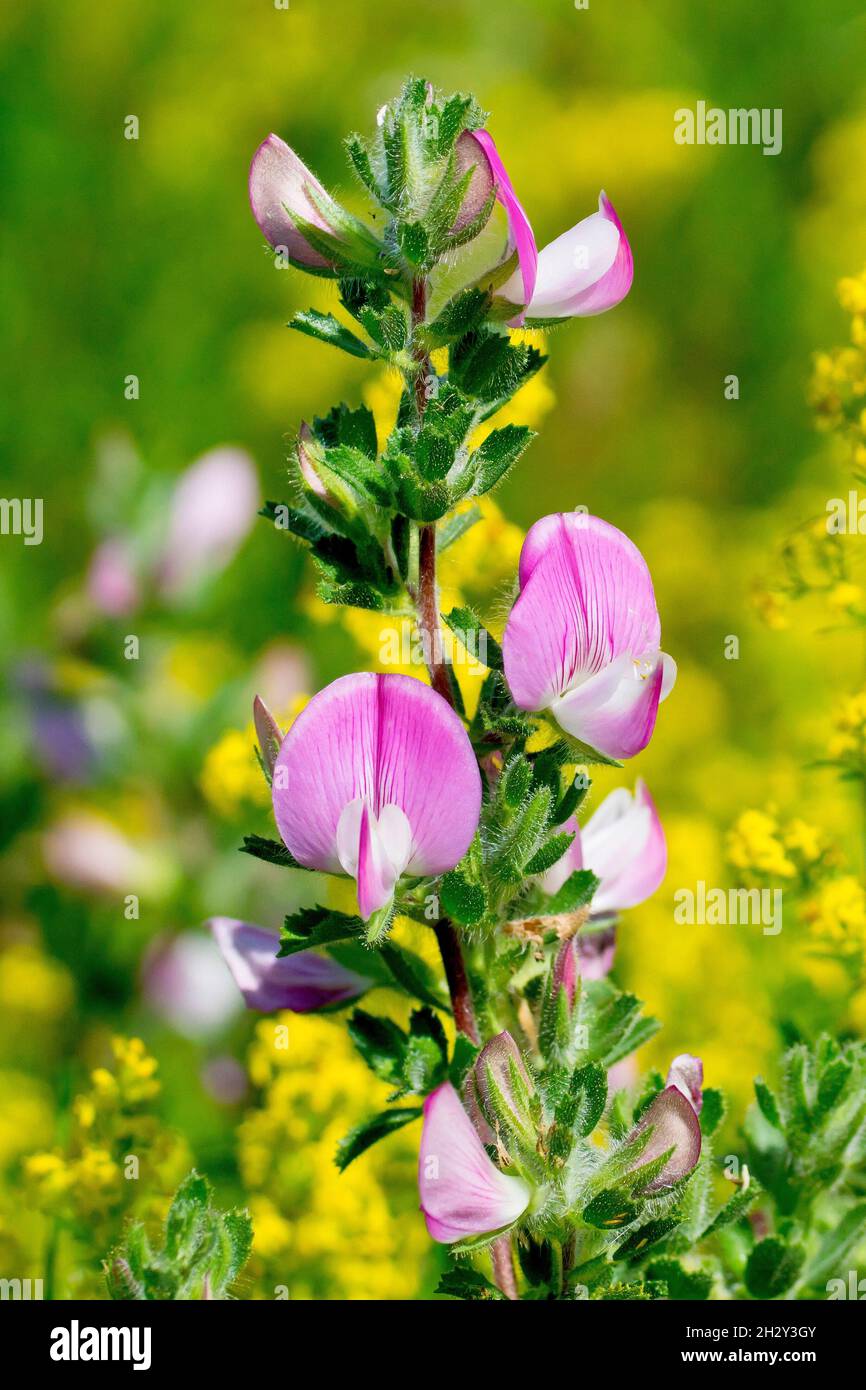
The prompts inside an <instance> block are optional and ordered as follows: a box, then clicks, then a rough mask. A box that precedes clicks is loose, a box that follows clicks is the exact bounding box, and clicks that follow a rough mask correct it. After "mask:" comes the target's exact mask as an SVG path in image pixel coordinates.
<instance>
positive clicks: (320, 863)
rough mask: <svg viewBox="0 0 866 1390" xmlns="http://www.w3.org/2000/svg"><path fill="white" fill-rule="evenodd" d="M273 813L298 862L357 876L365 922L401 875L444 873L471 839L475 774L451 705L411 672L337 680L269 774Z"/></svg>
mask: <svg viewBox="0 0 866 1390" xmlns="http://www.w3.org/2000/svg"><path fill="white" fill-rule="evenodd" d="M273 800H274V815H275V817H276V821H277V826H278V828H279V832H280V834H281V836H282V837H283V841H284V843H285V844H286V846H287V847H288V849H289V850H290V851H291V853H292V854H293V855H294V856H295V858H296V859H297V860H298V862H299V863H301V864H303V865H305V867H306V868H309V869H321V870H324V871H325V872H326V873H337V874H338V873H341V872H343V873H347V874H350V875H351V876H352V878H354V879H356V880H357V884H358V907H359V909H360V913H361V916H362V917H363V918H364V919H365V920H369V918H370V917H371V916H372V915H373V913H375V912H377V911H379V909H380V908H384V907H386V906H387V904H389V903H390V901H391V898H392V896H393V893H394V888H395V886H396V883H397V880H398V879H399V877H400V875H401V874H403V873H408V874H415V875H418V876H421V877H427V876H431V877H433V876H436V875H438V874H442V873H445V872H446V870H448V869H452V868H453V867H454V865H455V864H456V863H457V862H458V860H460V859H462V857H463V855H464V854H465V853H466V850H467V849H468V848H469V845H470V843H471V841H472V837H473V835H474V834H475V830H476V827H477V825H478V816H479V812H480V809H481V777H480V774H479V771H478V765H477V763H476V761H475V756H474V754H473V752H472V745H471V744H470V742H469V738H468V736H467V734H466V731H465V729H464V728H463V725H462V724H461V722H460V720H459V718H458V717H457V715H456V714H455V713H454V711H453V710H452V709H451V708H450V706H449V705H448V704H447V703H446V702H445V700H443V699H442V697H441V696H440V695H437V694H436V693H435V691H433V690H431V689H430V688H429V686H426V685H422V683H421V682H420V681H417V680H414V679H413V678H412V677H411V676H399V675H376V674H372V673H366V674H359V675H351V676H341V677H340V679H339V680H336V681H334V682H333V683H332V684H331V685H329V686H327V687H326V689H325V690H322V691H320V692H319V694H318V695H316V696H314V698H313V699H312V700H311V701H310V703H309V704H308V705H307V707H306V709H304V710H303V712H302V713H301V714H300V715H299V716H298V718H297V719H296V720H295V722H294V724H293V725H292V727H291V729H290V730H289V732H288V733H287V734H286V736H285V738H284V739H283V743H282V746H281V748H280V753H279V756H278V758H277V761H276V765H275V768H274V780H273Z"/></svg>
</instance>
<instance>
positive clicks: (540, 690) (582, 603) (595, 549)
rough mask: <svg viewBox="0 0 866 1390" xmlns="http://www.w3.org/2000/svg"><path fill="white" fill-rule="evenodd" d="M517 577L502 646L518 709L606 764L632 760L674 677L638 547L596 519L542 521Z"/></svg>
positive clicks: (570, 516)
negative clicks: (545, 719)
mask: <svg viewBox="0 0 866 1390" xmlns="http://www.w3.org/2000/svg"><path fill="white" fill-rule="evenodd" d="M519 577H520V596H519V597H518V599H517V601H516V603H515V605H514V607H513V608H512V610H511V615H510V617H509V619H508V624H507V626H506V629H505V635H504V638H503V643H502V649H503V656H504V661H505V676H506V679H507V681H508V685H509V688H510V690H511V694H512V696H513V698H514V702H515V704H517V705H518V706H519V707H520V708H521V709H526V710H535V711H539V712H540V711H547V712H548V713H549V714H550V715H551V716H552V717H553V718H554V719H555V720H556V722H557V724H558V725H559V726H560V728H561V729H563V730H564V732H565V733H567V734H569V735H570V736H571V737H572V738H573V739H575V740H577V741H578V743H580V744H582V745H583V746H584V748H586V749H588V750H590V751H591V752H594V753H598V754H600V755H601V756H602V757H603V758H607V759H619V758H631V757H633V756H634V755H635V753H639V752H640V751H641V749H642V748H645V747H646V745H647V744H648V743H649V741H650V738H651V737H652V732H653V728H654V726H655V721H656V714H657V712H658V706H659V701H660V700H663V699H664V698H665V696H666V695H667V694H668V692H669V691H670V689H671V687H672V686H673V683H674V680H675V677H676V667H675V665H674V662H673V661H672V660H671V658H670V657H669V656H665V655H664V653H663V652H661V651H660V649H659V642H660V635H661V625H660V622H659V615H658V609H657V608H656V601H655V595H654V593H653V586H652V580H651V578H650V573H649V570H648V569H647V565H646V561H645V560H644V558H643V556H642V555H641V553H640V551H639V550H638V548H637V546H635V545H634V544H633V543H632V542H631V541H630V540H629V539H628V537H627V536H625V535H623V533H622V531H618V530H617V529H616V527H615V526H610V525H608V523H607V522H606V521H601V520H600V519H599V518H598V517H595V516H587V515H585V514H584V513H580V512H567V513H559V514H557V515H554V516H546V517H543V518H542V520H541V521H537V522H536V523H535V525H534V526H533V527H532V528H531V530H530V531H529V534H528V535H527V537H526V540H525V542H524V544H523V550H522V551H521V555H520V571H519Z"/></svg>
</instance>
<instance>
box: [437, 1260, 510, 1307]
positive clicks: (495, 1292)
mask: <svg viewBox="0 0 866 1390" xmlns="http://www.w3.org/2000/svg"><path fill="white" fill-rule="evenodd" d="M436 1292H437V1294H442V1296H443V1297H444V1298H460V1299H463V1300H464V1301H465V1302H469V1303H503V1302H504V1301H505V1294H504V1293H502V1292H501V1291H500V1290H499V1289H497V1287H496V1285H495V1284H491V1282H490V1280H489V1279H485V1277H484V1275H483V1274H480V1273H479V1272H478V1270H477V1269H473V1268H472V1266H471V1265H457V1266H456V1267H455V1268H454V1269H448V1270H446V1271H445V1273H444V1274H443V1275H442V1278H441V1279H440V1280H439V1283H438V1285H437V1286H436Z"/></svg>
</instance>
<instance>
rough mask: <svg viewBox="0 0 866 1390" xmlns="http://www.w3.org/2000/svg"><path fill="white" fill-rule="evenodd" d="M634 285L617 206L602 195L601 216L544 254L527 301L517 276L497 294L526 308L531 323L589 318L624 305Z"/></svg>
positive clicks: (554, 243)
mask: <svg viewBox="0 0 866 1390" xmlns="http://www.w3.org/2000/svg"><path fill="white" fill-rule="evenodd" d="M633 279H634V257H633V256H632V250H631V246H630V245H629V241H628V237H627V236H626V234H625V232H624V230H623V226H622V223H621V222H620V220H619V218H618V217H617V214H616V209H615V208H614V206H613V203H612V202H611V201H610V199H609V198H608V196H607V194H606V193H604V192H602V193H600V194H599V199H598V211H597V212H594V213H592V214H591V216H589V217H584V218H583V220H582V221H581V222H578V223H576V225H575V226H573V227H571V228H570V229H569V230H568V231H567V232H563V233H562V235H561V236H558V237H557V238H556V240H555V241H551V242H549V243H548V245H547V246H545V247H543V248H542V250H541V252H540V253H539V255H538V267H537V274H536V276H535V280H534V285H533V289H532V291H531V292H530V293H529V295H528V296H527V292H526V277H525V276H524V275H521V274H518V272H517V271H515V273H514V275H512V277H511V279H510V280H507V281H506V283H505V284H504V285H503V286H502V288H501V290H500V291H499V294H500V296H501V297H502V299H504V300H507V301H509V302H510V303H513V304H522V305H524V309H523V313H524V315H525V317H526V318H528V319H532V320H535V319H566V318H575V317H578V318H588V317H589V316H590V315H592V314H603V313H604V312H605V310H607V309H613V308H614V306H615V305H617V304H619V303H620V301H621V300H623V299H625V297H626V295H627V294H628V292H629V290H630V289H631V284H632V280H633Z"/></svg>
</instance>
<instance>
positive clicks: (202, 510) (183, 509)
mask: <svg viewBox="0 0 866 1390" xmlns="http://www.w3.org/2000/svg"><path fill="white" fill-rule="evenodd" d="M258 506H259V484H258V479H257V477H256V470H255V468H254V467H253V462H252V459H251V458H250V456H249V454H246V453H244V451H243V450H242V449H230V448H221V449H211V451H210V452H209V453H207V454H203V455H202V456H201V458H200V459H197V460H196V462H195V463H193V464H190V466H189V468H187V469H186V471H185V472H184V473H182V474H181V476H180V479H179V480H178V483H177V486H176V487H175V490H174V495H173V496H172V499H171V505H170V507H169V515H168V528H167V536H166V541H165V546H164V548H163V560H162V563H161V566H160V587H161V589H162V591H163V593H164V594H167V595H168V596H170V597H173V596H174V595H175V594H176V593H178V592H180V591H182V590H184V589H186V588H187V587H189V586H192V585H195V584H196V583H198V582H199V581H201V580H202V579H204V578H205V577H206V576H207V575H209V574H212V573H214V572H215V571H218V570H220V569H222V568H224V567H225V565H227V564H228V563H229V561H230V560H231V559H232V558H233V556H234V554H235V552H236V550H237V549H238V547H239V545H240V544H241V541H242V540H243V539H244V537H245V536H246V534H247V532H248V531H249V529H250V527H251V526H252V524H253V521H254V520H255V516H256V512H257V511H258Z"/></svg>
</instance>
